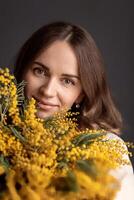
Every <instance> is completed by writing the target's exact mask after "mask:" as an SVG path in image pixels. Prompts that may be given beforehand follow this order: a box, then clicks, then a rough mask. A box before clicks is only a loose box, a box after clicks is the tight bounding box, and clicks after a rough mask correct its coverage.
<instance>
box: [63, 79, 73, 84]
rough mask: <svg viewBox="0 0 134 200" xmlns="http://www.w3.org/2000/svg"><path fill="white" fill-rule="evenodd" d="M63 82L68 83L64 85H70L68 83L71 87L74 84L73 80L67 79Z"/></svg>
mask: <svg viewBox="0 0 134 200" xmlns="http://www.w3.org/2000/svg"><path fill="white" fill-rule="evenodd" d="M63 81H64V82H65V81H69V83H65V84H67V85H70V83H71V85H75V82H74V81H73V80H70V79H68V78H64V79H63Z"/></svg>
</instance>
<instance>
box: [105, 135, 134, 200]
mask: <svg viewBox="0 0 134 200" xmlns="http://www.w3.org/2000/svg"><path fill="white" fill-rule="evenodd" d="M107 138H108V139H110V140H118V141H120V142H122V144H123V146H124V148H125V149H126V150H127V146H126V144H125V142H124V140H123V139H122V138H120V137H119V136H117V135H115V134H114V133H107ZM124 158H125V159H127V160H128V161H130V158H129V156H128V154H126V155H124ZM110 174H112V175H113V176H114V177H115V178H117V179H118V180H119V181H120V182H121V188H120V190H119V192H118V193H117V195H116V198H115V200H126V199H129V200H133V198H134V174H133V167H132V164H131V162H130V164H129V165H122V166H120V167H119V168H118V169H115V170H111V172H110Z"/></svg>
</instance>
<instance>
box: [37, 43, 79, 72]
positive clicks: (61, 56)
mask: <svg viewBox="0 0 134 200" xmlns="http://www.w3.org/2000/svg"><path fill="white" fill-rule="evenodd" d="M35 60H36V61H39V62H41V63H42V64H44V65H46V66H48V67H49V68H51V69H53V68H56V69H59V70H61V71H64V72H65V71H70V72H72V73H78V64H77V59H76V55H75V52H74V51H73V49H72V47H71V46H70V45H69V44H68V43H67V42H66V41H55V42H54V43H52V44H51V45H50V46H49V47H48V48H47V49H45V50H43V51H42V52H41V53H40V55H38V56H37V58H36V59H35Z"/></svg>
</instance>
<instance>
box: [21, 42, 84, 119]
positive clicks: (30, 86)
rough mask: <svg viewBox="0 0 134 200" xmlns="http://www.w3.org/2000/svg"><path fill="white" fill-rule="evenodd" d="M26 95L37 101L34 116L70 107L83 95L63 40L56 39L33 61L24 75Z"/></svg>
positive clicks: (66, 44) (48, 114) (68, 47)
mask: <svg viewBox="0 0 134 200" xmlns="http://www.w3.org/2000/svg"><path fill="white" fill-rule="evenodd" d="M23 79H24V80H25V81H26V82H27V85H26V88H25V94H26V96H27V97H28V98H29V99H30V98H32V97H33V98H34V99H35V100H36V102H37V116H38V117H40V118H46V117H49V116H51V115H53V114H54V113H55V112H57V111H59V110H60V109H62V108H67V109H70V108H71V107H72V105H73V104H74V103H76V104H77V103H80V102H81V100H82V98H83V92H82V86H81V81H80V76H79V70H78V65H77V59H76V56H75V53H74V51H73V49H72V48H71V47H70V45H69V44H68V43H67V42H66V41H55V42H54V43H52V44H51V45H50V46H49V47H48V48H47V49H46V50H44V51H42V53H41V54H40V55H39V56H37V57H36V59H35V60H33V62H32V64H31V65H30V66H28V68H27V70H26V72H25V73H24V75H23Z"/></svg>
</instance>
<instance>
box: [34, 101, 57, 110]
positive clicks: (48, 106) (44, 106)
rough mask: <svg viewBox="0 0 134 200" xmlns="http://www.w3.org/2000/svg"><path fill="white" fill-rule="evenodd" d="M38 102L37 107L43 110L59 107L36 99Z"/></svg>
mask: <svg viewBox="0 0 134 200" xmlns="http://www.w3.org/2000/svg"><path fill="white" fill-rule="evenodd" d="M36 101H37V107H38V108H40V109H42V110H50V109H53V108H56V107H59V106H58V105H55V104H52V103H50V102H45V101H41V100H38V99H36Z"/></svg>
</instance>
